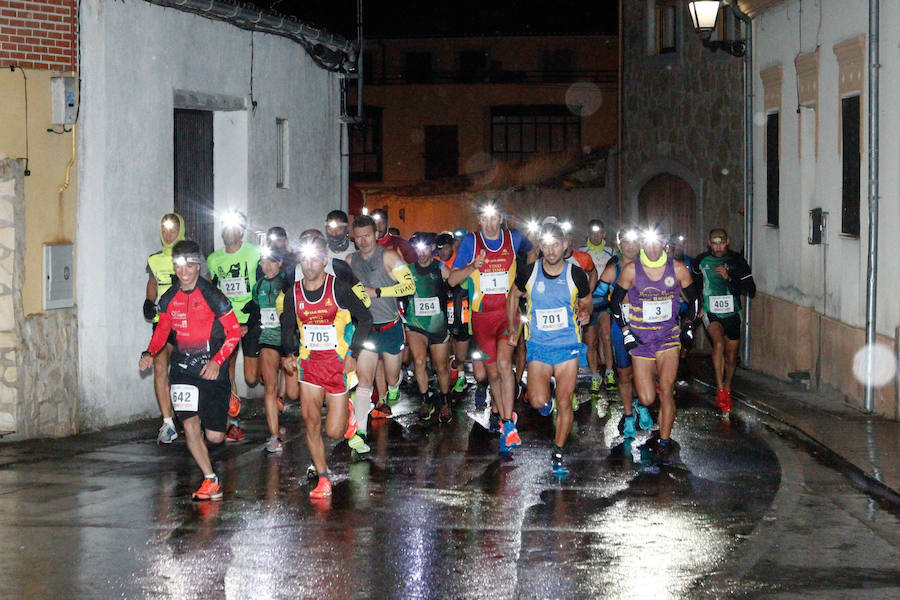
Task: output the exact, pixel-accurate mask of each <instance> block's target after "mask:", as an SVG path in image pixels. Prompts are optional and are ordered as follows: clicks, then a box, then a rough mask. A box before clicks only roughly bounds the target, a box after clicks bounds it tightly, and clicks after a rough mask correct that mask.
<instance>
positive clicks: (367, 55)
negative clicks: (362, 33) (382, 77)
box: [362, 50, 375, 84]
mask: <svg viewBox="0 0 900 600" xmlns="http://www.w3.org/2000/svg"><path fill="white" fill-rule="evenodd" d="M362 58H363V64H362V67H363V83H366V84H370V83H373V82H374V81H375V58H374V57H373V56H372V51H371V50H366V51H365V52H363V55H362Z"/></svg>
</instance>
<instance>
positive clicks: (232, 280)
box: [222, 277, 247, 298]
mask: <svg viewBox="0 0 900 600" xmlns="http://www.w3.org/2000/svg"><path fill="white" fill-rule="evenodd" d="M222 293H223V294H225V295H226V296H228V297H229V298H240V297H241V296H246V295H247V280H246V279H244V278H243V277H226V278H225V279H223V280H222Z"/></svg>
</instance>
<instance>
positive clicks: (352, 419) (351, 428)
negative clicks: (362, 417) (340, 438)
mask: <svg viewBox="0 0 900 600" xmlns="http://www.w3.org/2000/svg"><path fill="white" fill-rule="evenodd" d="M347 404H348V405H349V406H350V416H349V417H347V431H345V432H344V439H345V440H349V439H350V438H352V437H353V436H354V435H356V431H357V429H359V421H357V420H356V413H355V412H354V411H353V400H350V399H348V400H347Z"/></svg>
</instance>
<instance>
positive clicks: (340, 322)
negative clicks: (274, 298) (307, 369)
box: [291, 274, 351, 360]
mask: <svg viewBox="0 0 900 600" xmlns="http://www.w3.org/2000/svg"><path fill="white" fill-rule="evenodd" d="M334 282H335V278H334V275H327V274H326V275H325V283H324V284H323V286H322V287H321V288H320V289H319V290H309V291H308V290H306V289H304V288H303V280H302V279H301V280H300V281H297V282H295V283H294V286H293V290H292V291H291V293H292V294H293V297H294V307H295V312H296V317H297V327H298V329H299V330H300V358H301V359H304V360H306V359H310V360H318V359H326V358H330V357H332V356H334V355H335V353H336V354H337V355H338V357H340V358H341V359H343V358H344V356H345V355H346V354H347V349H348V348H349V347H350V344H349V343H348V341H347V340H348V332H347V331H346V330H347V329H348V327H349V326H350V322H351V316H350V311H349V310H348V309H346V308H344V307H342V306H341V305H340V304H339V303H338V300H337V296H336V294H335V290H334ZM316 296H318V298H316Z"/></svg>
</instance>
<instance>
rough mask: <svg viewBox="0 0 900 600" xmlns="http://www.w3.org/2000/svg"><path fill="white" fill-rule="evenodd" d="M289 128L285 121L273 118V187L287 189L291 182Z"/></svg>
mask: <svg viewBox="0 0 900 600" xmlns="http://www.w3.org/2000/svg"><path fill="white" fill-rule="evenodd" d="M290 137H291V136H290V128H289V127H288V120H287V119H280V118H277V117H276V118H275V140H276V146H275V187H277V188H288V187H290V180H291V158H290V157H291V147H290Z"/></svg>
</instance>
